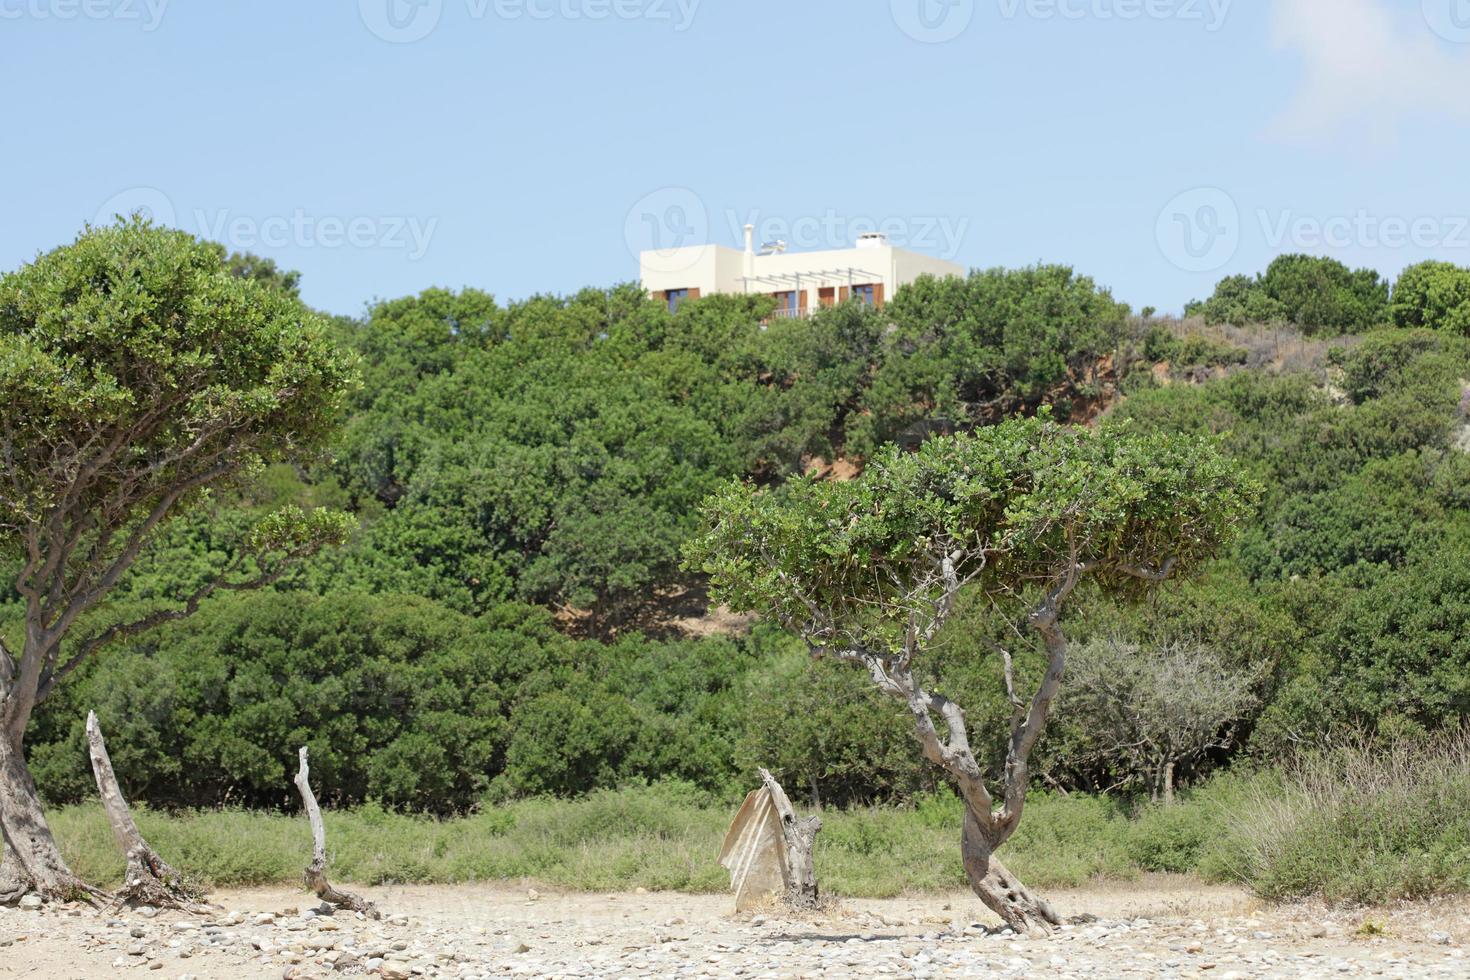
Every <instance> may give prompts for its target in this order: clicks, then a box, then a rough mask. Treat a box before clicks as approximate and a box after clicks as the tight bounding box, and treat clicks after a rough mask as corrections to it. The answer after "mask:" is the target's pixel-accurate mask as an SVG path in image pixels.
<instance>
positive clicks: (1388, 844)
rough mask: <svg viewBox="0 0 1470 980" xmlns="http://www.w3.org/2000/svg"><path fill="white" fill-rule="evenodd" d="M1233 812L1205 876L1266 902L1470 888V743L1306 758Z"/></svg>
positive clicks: (1368, 898)
mask: <svg viewBox="0 0 1470 980" xmlns="http://www.w3.org/2000/svg"><path fill="white" fill-rule="evenodd" d="M1241 803H1243V804H1244V805H1243V806H1236V807H1234V808H1232V819H1231V820H1230V821H1228V822H1222V823H1221V824H1220V827H1222V828H1223V829H1224V830H1225V831H1226V835H1225V839H1224V840H1223V841H1222V842H1221V844H1220V848H1219V852H1218V853H1216V854H1215V855H1213V856H1212V857H1211V858H1210V860H1209V862H1208V867H1209V870H1211V871H1212V872H1213V873H1215V874H1216V875H1219V876H1226V877H1238V878H1239V879H1240V880H1242V881H1244V882H1246V883H1247V884H1249V885H1250V886H1251V887H1252V888H1253V889H1254V890H1255V891H1256V892H1258V893H1259V894H1261V895H1263V896H1264V897H1267V898H1297V897H1304V896H1310V895H1320V896H1322V897H1324V898H1326V899H1328V900H1329V901H1336V902H1352V903H1363V904H1384V903H1387V902H1391V901H1395V900H1398V899H1413V898H1427V897H1431V896H1435V895H1449V894H1463V893H1465V892H1466V891H1467V890H1470V826H1467V824H1466V822H1465V821H1464V820H1461V819H1456V818H1455V817H1454V816H1452V815H1458V814H1463V813H1465V812H1467V807H1470V739H1467V737H1466V736H1464V735H1460V736H1453V737H1445V738H1441V739H1438V740H1435V741H1429V742H1422V741H1421V742H1417V743H1416V742H1406V741H1398V742H1394V743H1378V744H1373V743H1366V742H1364V743H1359V744H1355V745H1350V746H1345V747H1340V748H1337V749H1335V750H1331V751H1321V752H1314V753H1309V754H1307V755H1304V756H1303V757H1301V758H1300V759H1299V760H1297V761H1296V762H1295V763H1294V764H1293V765H1291V766H1290V767H1289V768H1288V769H1287V771H1286V773H1285V774H1284V776H1283V777H1282V778H1280V779H1279V780H1278V779H1263V780H1260V781H1258V782H1256V783H1255V784H1254V785H1253V786H1252V787H1251V788H1250V790H1249V792H1248V793H1247V794H1246V798H1245V799H1243V800H1241Z"/></svg>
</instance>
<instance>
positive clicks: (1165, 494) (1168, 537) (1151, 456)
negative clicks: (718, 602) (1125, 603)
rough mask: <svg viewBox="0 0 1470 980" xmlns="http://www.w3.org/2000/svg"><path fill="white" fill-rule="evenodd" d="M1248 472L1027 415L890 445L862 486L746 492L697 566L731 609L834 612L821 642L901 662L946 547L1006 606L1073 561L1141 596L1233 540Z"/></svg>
mask: <svg viewBox="0 0 1470 980" xmlns="http://www.w3.org/2000/svg"><path fill="white" fill-rule="evenodd" d="M1237 476H1238V474H1237V471H1236V468H1235V467H1233V466H1231V465H1229V464H1228V463H1227V462H1226V461H1225V460H1224V459H1223V458H1222V457H1221V456H1220V455H1219V454H1218V453H1217V452H1216V451H1215V449H1214V447H1213V446H1212V444H1211V443H1209V442H1208V441H1205V440H1201V439H1196V438H1191V437H1177V436H1164V435H1142V434H1136V433H1132V432H1129V431H1128V430H1127V429H1126V428H1119V427H1113V426H1109V427H1106V428H1103V429H1096V430H1091V429H1080V428H1068V427H1064V426H1060V425H1058V424H1056V423H1055V422H1052V421H1050V420H1047V419H1030V420H1021V419H1018V420H1014V421H1010V422H1004V423H1001V424H999V425H995V426H990V427H987V428H984V429H980V430H977V431H976V432H975V433H974V434H972V435H960V436H954V437H949V438H942V439H933V440H930V441H929V442H927V443H925V444H924V445H923V446H922V447H921V448H920V449H919V450H918V451H917V452H915V453H912V454H903V453H900V452H898V451H897V450H888V451H885V452H884V453H883V454H881V455H880V456H879V457H877V458H876V459H874V460H873V461H872V463H871V464H870V465H869V467H868V468H867V470H866V471H865V472H864V473H863V475H862V477H861V478H859V479H857V480H853V481H851V482H848V483H818V482H815V481H810V480H804V481H796V482H793V483H791V484H788V485H787V486H786V487H785V488H783V489H782V490H781V491H780V492H770V491H763V490H757V489H755V488H752V487H750V486H748V485H745V484H732V485H730V486H728V487H727V488H726V489H725V490H724V491H723V492H722V493H721V494H719V495H718V496H716V497H714V498H712V499H711V501H710V502H709V503H708V504H707V505H706V508H705V512H706V515H707V520H708V526H709V530H708V531H707V532H706V534H705V535H703V536H702V537H701V538H699V539H697V540H696V541H695V542H694V543H693V544H691V546H690V550H689V557H690V561H691V563H692V564H694V565H696V566H697V567H699V568H700V569H701V570H703V571H705V572H707V573H708V574H709V575H710V576H711V580H712V582H713V585H714V588H715V592H716V595H717V596H718V597H719V598H721V599H722V600H724V601H726V602H728V603H729V604H730V605H731V606H732V608H735V609H739V610H758V611H760V612H763V613H765V614H767V615H769V616H771V617H772V618H773V619H774V620H775V621H777V622H780V623H783V624H787V625H796V624H803V628H804V629H806V628H807V627H808V626H811V625H815V623H814V620H815V615H814V612H813V610H814V609H815V610H820V611H821V613H822V619H823V620H825V621H827V622H829V623H830V625H828V626H824V627H822V630H821V631H819V632H817V633H810V632H808V634H807V639H808V640H809V641H810V642H813V643H817V644H819V645H829V644H831V645H846V646H852V647H856V648H859V649H868V650H872V651H875V652H879V653H884V654H886V653H888V652H891V651H898V650H900V649H902V643H903V637H904V636H905V635H906V633H907V631H908V630H909V629H910V627H911V623H910V619H909V615H910V606H911V605H912V602H913V599H912V598H911V597H912V596H914V595H916V594H921V593H923V592H925V590H928V591H931V592H933V593H934V596H935V597H936V601H937V596H938V593H939V590H941V589H943V588H944V583H943V581H942V580H940V579H939V578H937V576H936V574H935V569H936V565H937V560H936V558H935V554H936V553H938V554H940V555H942V556H949V555H951V553H952V552H953V554H954V556H955V557H954V558H953V560H954V561H955V562H956V567H955V569H954V571H955V574H956V575H957V576H958V578H959V579H960V580H962V581H968V580H973V581H974V582H975V583H976V586H977V588H979V589H980V590H982V591H984V592H985V593H987V594H989V595H990V596H992V597H993V598H994V599H995V600H996V601H998V602H1005V601H1008V600H1010V599H1012V598H1013V597H1014V596H1015V594H1016V591H1017V590H1018V589H1019V588H1021V587H1023V586H1024V585H1025V584H1027V583H1033V582H1051V581H1056V580H1057V579H1058V578H1059V577H1062V576H1065V575H1066V574H1067V572H1068V570H1069V569H1070V568H1072V567H1073V565H1078V566H1081V567H1083V568H1085V569H1086V570H1087V571H1088V572H1089V573H1090V574H1091V575H1093V576H1094V577H1095V578H1096V580H1097V581H1099V582H1100V583H1101V584H1102V585H1103V586H1104V587H1105V588H1108V589H1110V590H1114V591H1117V592H1119V593H1123V594H1128V593H1132V592H1134V591H1136V586H1137V581H1138V580H1137V577H1136V574H1135V573H1134V570H1137V569H1153V568H1160V567H1163V566H1164V565H1165V563H1170V565H1171V566H1172V567H1174V568H1177V570H1178V571H1179V572H1181V573H1184V572H1187V571H1189V570H1191V569H1193V567H1194V566H1196V565H1197V564H1199V563H1200V562H1201V561H1203V560H1205V559H1206V558H1208V557H1209V556H1210V554H1211V553H1212V552H1213V551H1214V550H1215V549H1216V548H1217V547H1218V546H1219V543H1220V542H1221V541H1222V540H1223V539H1224V538H1226V537H1227V536H1228V535H1229V534H1230V532H1231V530H1232V528H1233V527H1234V525H1235V523H1236V522H1237V521H1239V520H1240V519H1241V518H1242V517H1243V516H1244V515H1245V513H1246V512H1247V508H1248V506H1249V504H1248V499H1249V494H1250V489H1249V488H1248V487H1243V486H1242V485H1241V483H1240V482H1239V480H1238V478H1237ZM960 555H963V556H965V557H964V558H963V559H961V558H960V557H958V556H960Z"/></svg>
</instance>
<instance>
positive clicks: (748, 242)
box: [745, 225, 755, 290]
mask: <svg viewBox="0 0 1470 980" xmlns="http://www.w3.org/2000/svg"><path fill="white" fill-rule="evenodd" d="M745 278H746V279H754V278H755V225H746V226H745ZM745 287H746V289H747V290H749V288H750V283H749V282H747V283H746V284H745Z"/></svg>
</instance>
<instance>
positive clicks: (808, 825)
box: [760, 769, 822, 909]
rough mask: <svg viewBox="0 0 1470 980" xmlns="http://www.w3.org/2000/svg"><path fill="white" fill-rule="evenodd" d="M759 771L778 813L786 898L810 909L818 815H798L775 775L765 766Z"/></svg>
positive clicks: (814, 888) (814, 904)
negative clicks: (783, 848)
mask: <svg viewBox="0 0 1470 980" xmlns="http://www.w3.org/2000/svg"><path fill="white" fill-rule="evenodd" d="M760 774H761V782H762V783H764V784H765V787H766V791H767V792H769V793H770V794H771V802H772V803H774V804H775V806H776V812H777V813H778V814H779V815H780V817H781V835H782V837H783V839H784V840H785V843H786V870H787V879H786V901H787V902H789V903H790V904H791V905H793V906H795V907H796V908H799V909H814V908H816V907H817V903H818V901H819V896H818V892H817V869H816V865H815V864H814V863H813V861H812V851H813V850H815V848H816V844H817V833H818V832H819V831H820V830H821V829H822V818H821V817H818V816H810V817H806V818H802V817H798V816H797V815H796V810H795V808H794V807H792V805H791V800H789V799H788V798H787V797H786V791H785V790H783V789H782V788H781V784H780V783H778V782H776V777H774V776H772V775H771V774H770V773H769V772H767V771H766V770H765V769H762V770H761V771H760Z"/></svg>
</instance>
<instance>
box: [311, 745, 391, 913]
mask: <svg viewBox="0 0 1470 980" xmlns="http://www.w3.org/2000/svg"><path fill="white" fill-rule="evenodd" d="M300 757H301V769H300V771H298V772H297V773H296V788H297V789H298V790H300V791H301V802H302V803H304V804H305V805H306V817H307V819H308V820H310V821H311V841H312V849H311V864H309V865H307V868H306V887H307V888H310V889H311V890H312V891H314V892H316V894H317V897H318V898H320V899H321V900H322V901H324V902H326V903H328V904H329V905H335V906H337V907H338V908H343V909H348V910H350V911H353V912H361V913H362V914H363V915H365V916H367V917H368V918H370V919H380V918H382V913H380V912H379V911H378V907H377V906H376V905H374V904H373V903H372V902H369V901H368V900H367V899H365V898H361V897H359V896H357V895H353V894H351V893H349V892H342V891H338V890H337V889H335V888H333V887H332V883H331V882H330V881H328V880H327V829H326V826H325V825H324V824H323V823H322V811H321V808H320V807H318V806H317V805H316V794H315V793H313V792H312V791H311V770H310V768H309V767H308V766H307V764H306V746H304V745H303V746H302V747H301V753H300Z"/></svg>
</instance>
